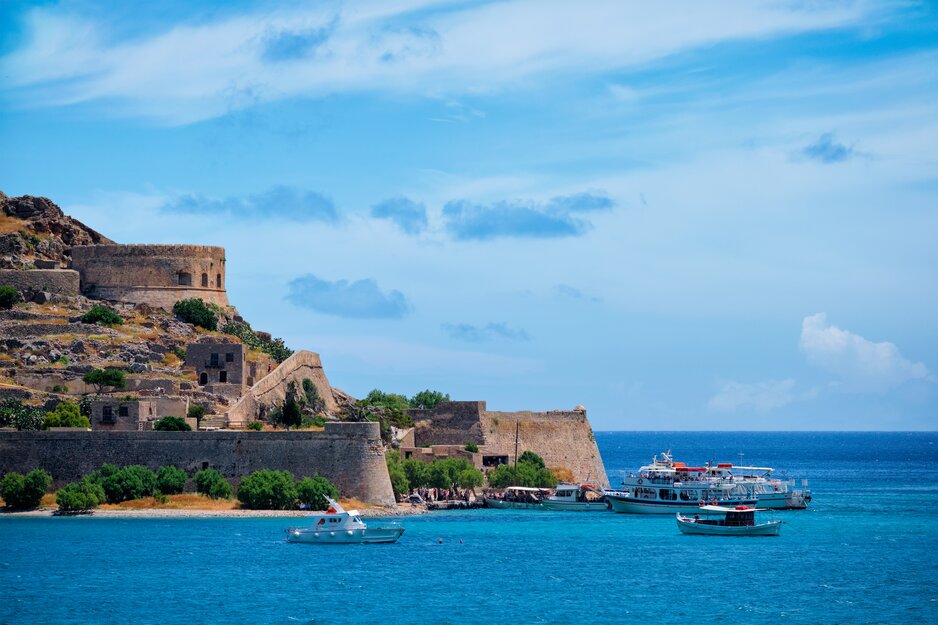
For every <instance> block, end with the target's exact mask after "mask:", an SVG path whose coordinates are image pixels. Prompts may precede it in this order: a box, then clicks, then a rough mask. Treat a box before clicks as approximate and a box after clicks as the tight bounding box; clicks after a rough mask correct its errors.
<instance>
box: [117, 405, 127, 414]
mask: <svg viewBox="0 0 938 625" xmlns="http://www.w3.org/2000/svg"><path fill="white" fill-rule="evenodd" d="M117 414H118V415H120V416H122V417H126V416H127V406H121V407H120V408H118V409H117Z"/></svg>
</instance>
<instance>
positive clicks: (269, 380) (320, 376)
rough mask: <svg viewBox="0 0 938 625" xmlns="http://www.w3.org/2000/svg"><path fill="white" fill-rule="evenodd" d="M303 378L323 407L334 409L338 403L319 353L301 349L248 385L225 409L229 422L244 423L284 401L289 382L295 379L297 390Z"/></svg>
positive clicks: (301, 387)
mask: <svg viewBox="0 0 938 625" xmlns="http://www.w3.org/2000/svg"><path fill="white" fill-rule="evenodd" d="M304 378H308V379H310V380H311V381H312V382H313V384H314V385H315V386H316V392H317V393H319V396H320V397H321V398H322V400H323V404H324V405H325V409H326V410H327V411H329V412H335V411H336V409H337V406H336V403H335V398H334V397H333V396H332V387H331V386H330V385H329V380H328V378H326V372H325V371H324V370H323V368H322V361H321V360H320V359H319V354H317V353H315V352H308V351H305V350H301V351H298V352H295V353H294V354H293V355H292V356H290V357H289V358H287V359H286V360H284V361H283V362H282V363H280V366H278V367H277V368H276V369H274V370H273V371H271V372H270V373H269V374H267V375H266V376H265V377H263V378H261V379H260V380H259V381H258V382H257V384H255V385H254V386H252V387H251V388H250V389H248V391H247V392H246V393H245V394H244V396H243V397H242V398H241V399H240V400H238V402H237V403H236V404H235V405H234V406H232V407H231V408H230V409H229V410H228V413H227V417H228V425H229V426H233V427H241V426H244V425H245V424H246V423H248V422H249V421H253V420H254V419H257V418H258V416H260V414H261V411H262V410H269V409H270V408H273V407H274V406H279V405H281V404H283V401H284V400H285V399H286V396H287V386H288V385H289V384H290V382H294V383H295V384H296V388H297V391H298V392H300V393H302V392H303V379H304Z"/></svg>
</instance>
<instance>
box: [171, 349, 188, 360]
mask: <svg viewBox="0 0 938 625" xmlns="http://www.w3.org/2000/svg"><path fill="white" fill-rule="evenodd" d="M173 353H174V354H176V358H178V359H179V360H183V361H184V360H185V359H186V348H185V347H182V346H180V347H176V348H174V349H173Z"/></svg>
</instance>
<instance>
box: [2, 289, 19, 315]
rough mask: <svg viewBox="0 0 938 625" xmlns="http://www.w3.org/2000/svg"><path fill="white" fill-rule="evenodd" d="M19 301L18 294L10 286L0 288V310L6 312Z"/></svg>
mask: <svg viewBox="0 0 938 625" xmlns="http://www.w3.org/2000/svg"><path fill="white" fill-rule="evenodd" d="M19 299H20V292H19V291H17V290H16V289H15V288H13V287H12V286H0V308H2V309H4V310H8V309H10V308H13V305H14V304H16V302H18V301H19Z"/></svg>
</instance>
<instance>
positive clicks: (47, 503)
mask: <svg viewBox="0 0 938 625" xmlns="http://www.w3.org/2000/svg"><path fill="white" fill-rule="evenodd" d="M39 505H40V506H42V507H43V508H55V507H57V506H58V504H56V503H55V493H46V494H45V495H43V496H42V501H40V502H39Z"/></svg>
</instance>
